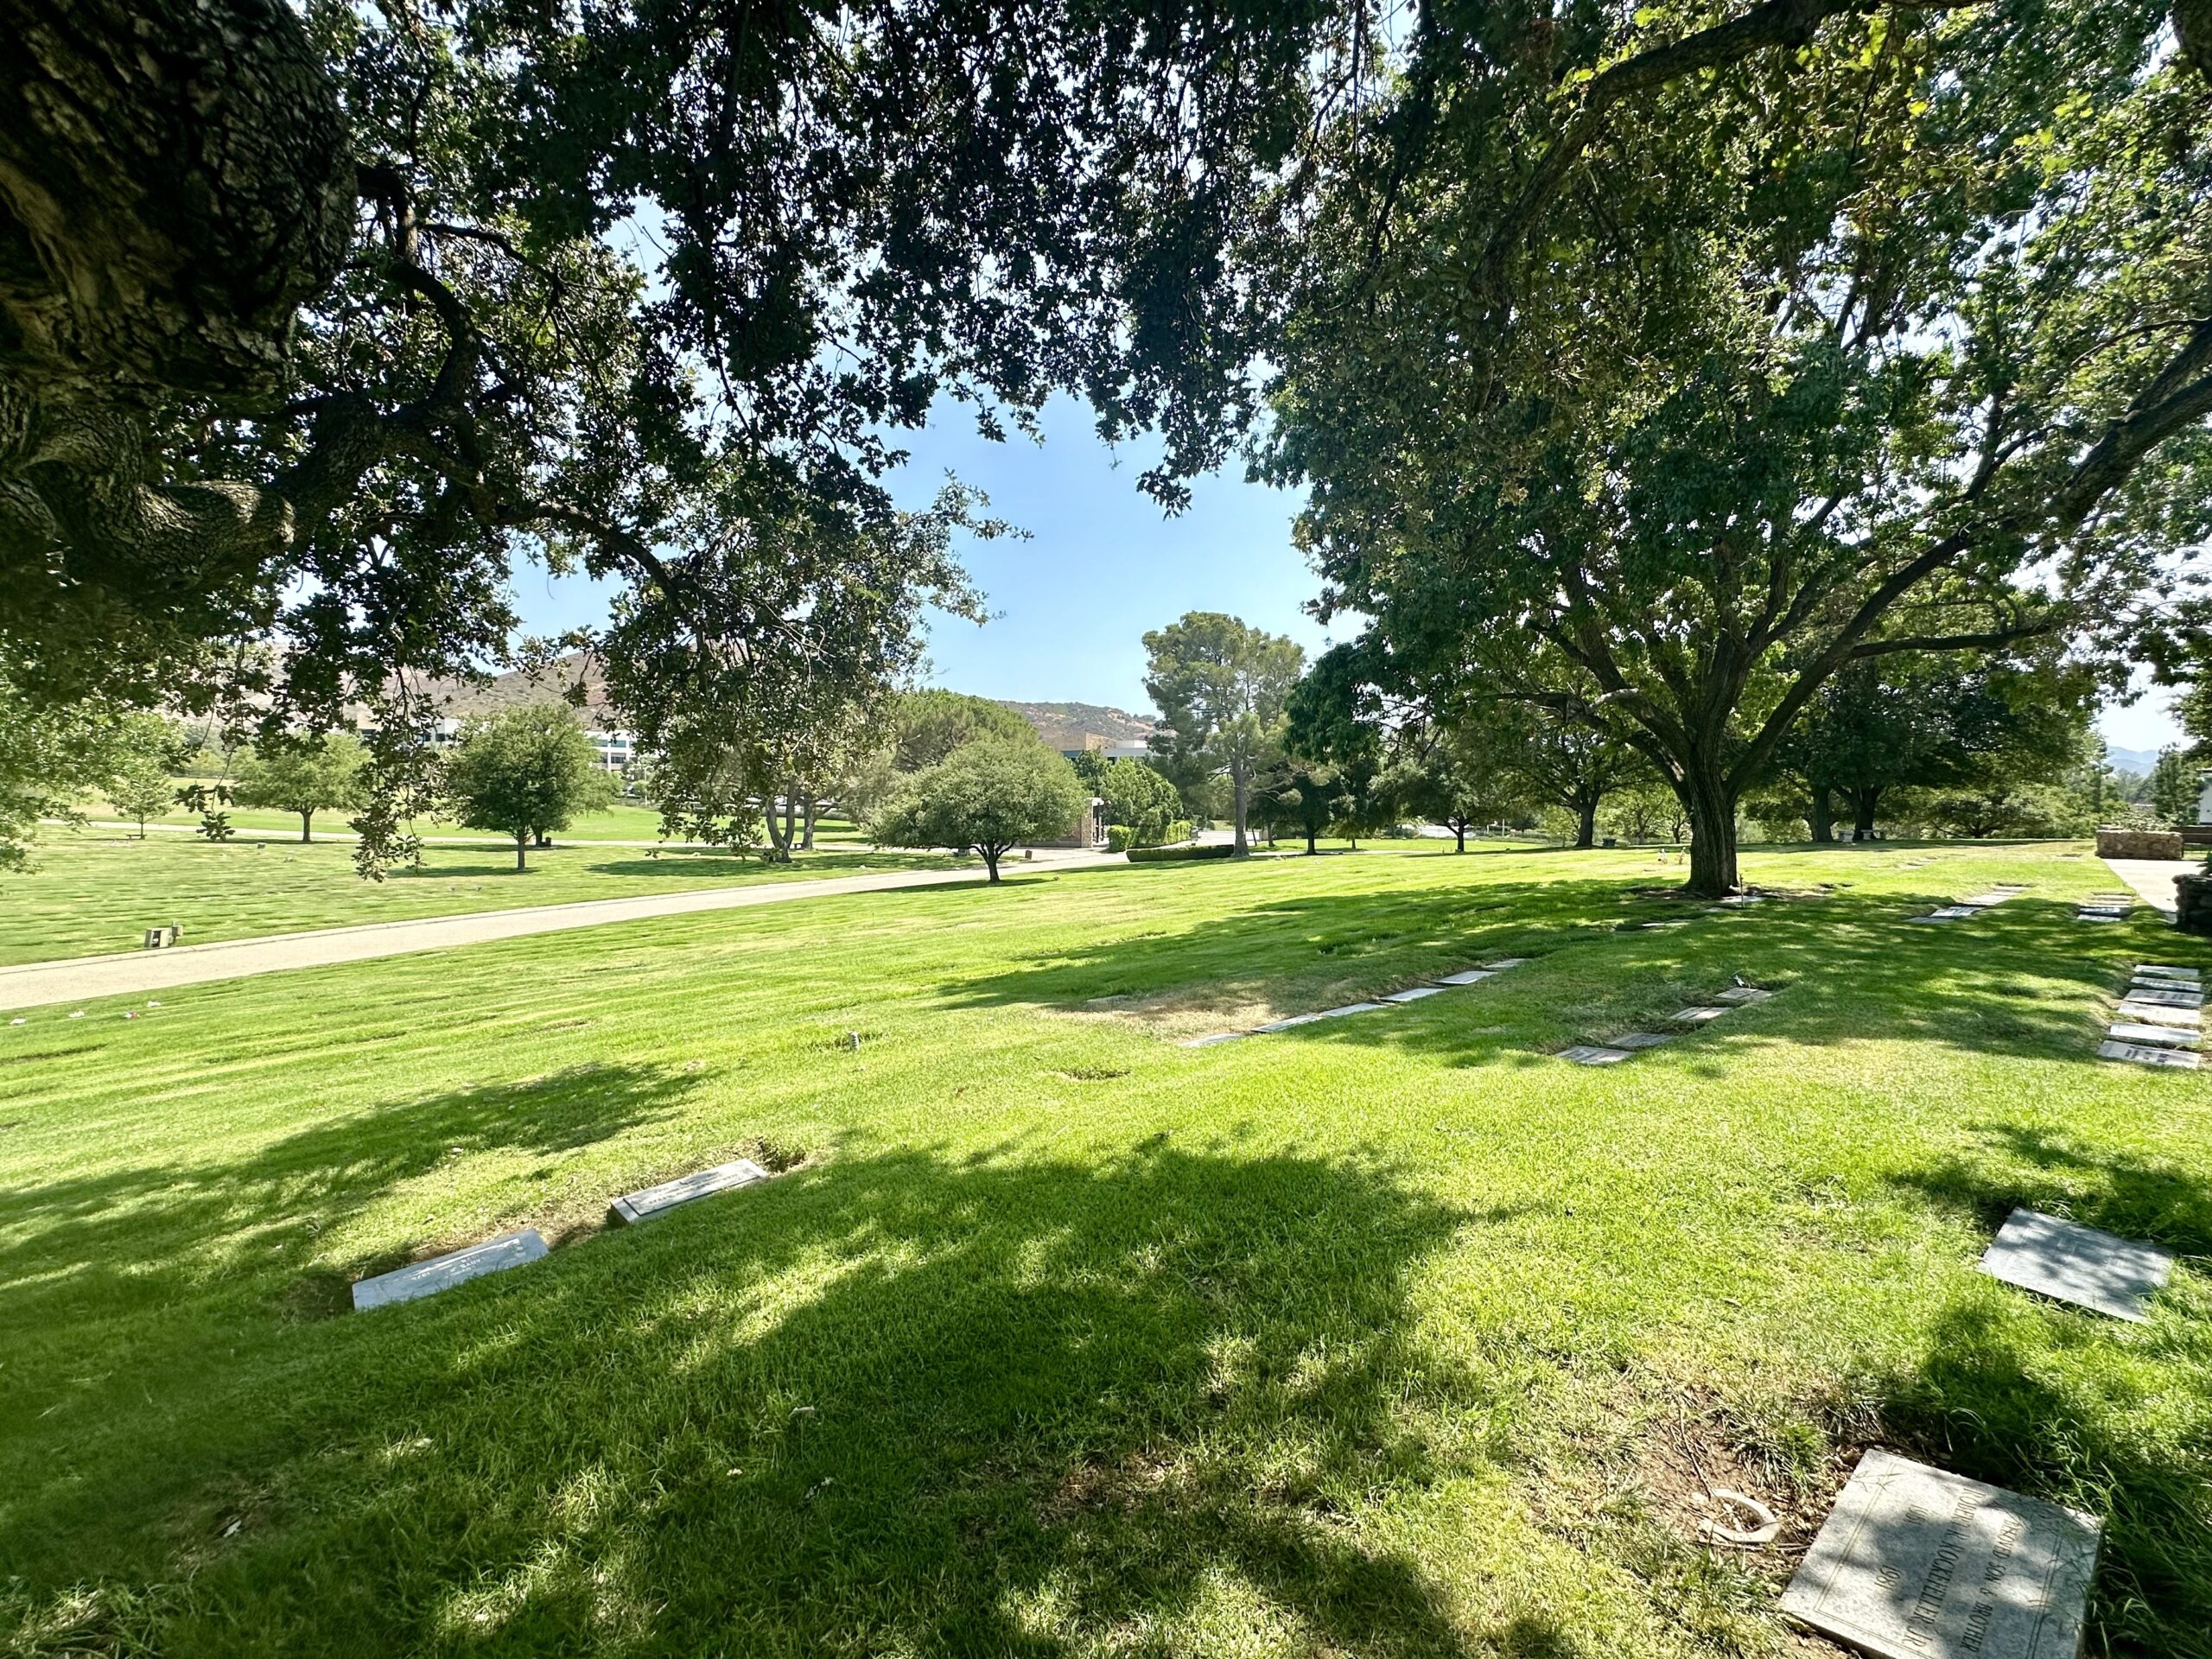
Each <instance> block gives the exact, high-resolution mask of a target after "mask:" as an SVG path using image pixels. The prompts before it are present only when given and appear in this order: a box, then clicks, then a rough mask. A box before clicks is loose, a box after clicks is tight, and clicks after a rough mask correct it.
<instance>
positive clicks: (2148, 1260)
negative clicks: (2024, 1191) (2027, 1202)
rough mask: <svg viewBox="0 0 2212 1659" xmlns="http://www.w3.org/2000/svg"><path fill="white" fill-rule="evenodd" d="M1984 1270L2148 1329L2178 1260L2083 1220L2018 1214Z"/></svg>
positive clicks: (1992, 1246)
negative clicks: (2156, 1299) (2155, 1296)
mask: <svg viewBox="0 0 2212 1659" xmlns="http://www.w3.org/2000/svg"><path fill="white" fill-rule="evenodd" d="M1981 1270H1982V1271H1983V1272H1984V1273H1986V1274H1988V1275H1989V1276H1990V1277H1991V1278H1993V1279H2002V1280H2003V1281H2005V1283H2006V1284H2008V1285H2018V1287H2020V1288H2021V1289H2023V1290H2032V1291H2034V1292H2035V1293H2036V1294H2037V1295H2039V1296H2048V1297H2050V1298H2051V1299H2052V1300H2054V1301H2061V1302H2072V1303H2075V1305H2077V1306H2082V1307H2087V1308H2092V1309H2094V1310H2095V1311H2096V1312H2097V1313H2108V1314H2110V1315H2111V1316H2112V1317H2113V1319H2128V1320H2131V1321H2133V1323H2135V1324H2137V1325H2147V1324H2149V1323H2150V1319H2151V1308H2150V1303H2151V1295H2152V1292H2154V1291H2156V1290H2157V1289H2158V1287H2160V1286H2162V1285H2164V1283H2165V1282H2166V1280H2167V1279H2168V1278H2169V1277H2170V1276H2171V1274H2172V1273H2173V1270H2174V1259H2173V1257H2172V1256H2171V1255H2167V1254H2166V1252H2165V1251H2164V1250H2161V1249H2157V1248H2155V1247H2154V1246H2152V1245H2149V1244H2139V1243H2136V1242H2135V1241H2134V1240H2133V1239H2132V1238H2120V1237H2118V1236H2115V1235H2113V1234H2112V1233H2101V1232H2099V1231H2098V1230H2096V1229H2095V1228H2094V1227H2084V1226H2082V1224H2080V1223H2079V1222H2072V1221H2062V1220H2060V1219H2059V1218H2058V1217H2056V1216H2046V1215H2043V1214H2040V1213H2038V1212H2037V1211H2033V1210H2015V1211H2012V1215H2011V1216H2009V1217H2006V1219H2005V1225H2004V1226H2003V1227H2001V1228H1999V1230H1998V1233H1997V1236H1996V1237H1995V1238H1994V1239H1993V1240H1991V1241H1990V1245H1989V1249H1987V1250H1986V1251H1985V1252H1983V1254H1982V1258H1981Z"/></svg>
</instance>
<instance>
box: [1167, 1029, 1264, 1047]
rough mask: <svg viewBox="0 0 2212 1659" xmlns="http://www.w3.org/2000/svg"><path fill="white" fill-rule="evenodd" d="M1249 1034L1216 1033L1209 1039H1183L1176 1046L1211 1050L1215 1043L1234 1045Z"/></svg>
mask: <svg viewBox="0 0 2212 1659" xmlns="http://www.w3.org/2000/svg"><path fill="white" fill-rule="evenodd" d="M1249 1034H1250V1033H1246V1032H1242V1031H1217V1032H1215V1033H1213V1035H1212V1036H1211V1037H1185V1039H1183V1040H1182V1042H1181V1043H1180V1044H1179V1045H1178V1046H1179V1047H1182V1048H1211V1047H1212V1046H1214V1045H1215V1044H1217V1043H1234V1042H1239V1041H1242V1040H1243V1039H1244V1038H1245V1037H1246V1036H1248V1035H1249Z"/></svg>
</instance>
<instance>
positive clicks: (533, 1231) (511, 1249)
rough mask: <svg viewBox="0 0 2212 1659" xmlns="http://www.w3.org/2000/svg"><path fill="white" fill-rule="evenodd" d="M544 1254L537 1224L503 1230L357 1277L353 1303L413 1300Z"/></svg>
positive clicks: (370, 1304)
mask: <svg viewBox="0 0 2212 1659" xmlns="http://www.w3.org/2000/svg"><path fill="white" fill-rule="evenodd" d="M544 1254H545V1241H544V1239H543V1238H542V1237H540V1236H539V1235H538V1231H537V1228H535V1227H525V1228H524V1229H523V1230H521V1231H520V1232H518V1233H502V1234H501V1235H500V1236H499V1237H497V1238H487V1239H486V1240H485V1241H484V1242H483V1243H481V1244H471V1245H469V1246H468V1247H467V1249H459V1250H450V1251H448V1252H447V1253H446V1254H445V1255H434V1256H432V1257H431V1258H430V1259H429V1261H427V1262H414V1263H412V1264H411V1265H410V1266H408V1267H404V1268H394V1269H393V1270H392V1271H391V1272H390V1273H380V1274H377V1275H376V1276H375V1277H374V1278H372V1279H362V1280H359V1281H356V1282H355V1284H354V1286H353V1306H354V1309H355V1311H356V1312H359V1311H362V1310H365V1309H367V1308H372V1307H383V1306H386V1305H388V1304H390V1303H392V1302H411V1301H413V1300H416V1298H417V1297H419V1296H432V1295H435V1294H437V1293H438V1292H439V1291H442V1290H450V1289H451V1288H452V1287H454V1286H455V1285H460V1284H466V1283H467V1281H469V1280H471V1279H480V1278H482V1277H483V1276H484V1275H485V1274H487V1273H501V1272H504V1271H505V1269H507V1268H519V1267H521V1266H523V1265H524V1264H525V1263H527V1262H535V1261H537V1259H538V1257H540V1256H542V1255H544Z"/></svg>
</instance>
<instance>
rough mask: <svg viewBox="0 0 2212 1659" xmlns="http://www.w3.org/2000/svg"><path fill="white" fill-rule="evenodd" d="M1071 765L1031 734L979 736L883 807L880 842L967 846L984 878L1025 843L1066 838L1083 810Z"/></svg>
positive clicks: (994, 876)
mask: <svg viewBox="0 0 2212 1659" xmlns="http://www.w3.org/2000/svg"><path fill="white" fill-rule="evenodd" d="M1084 801H1085V796H1084V792H1083V785H1081V784H1080V783H1078V782H1077V779H1076V775H1075V768H1074V767H1073V766H1070V765H1069V764H1068V763H1067V761H1066V760H1064V759H1062V758H1061V757H1060V756H1059V755H1058V754H1055V753H1053V752H1052V750H1050V749H1048V748H1046V747H1045V746H1044V745H1043V744H1042V743H1039V742H1038V741H1036V740H1035V738H1034V737H1030V738H1027V739H1021V738H1004V737H985V738H979V739H977V740H976V741H974V742H972V743H968V744H964V745H963V746H962V747H959V748H957V749H955V750H954V751H953V752H952V753H950V754H949V755H947V756H946V757H945V758H944V760H942V761H941V762H939V763H938V765H937V766H932V767H931V768H930V770H929V771H927V772H923V773H922V774H921V775H920V776H919V777H918V778H916V779H914V780H913V782H912V784H910V785H908V786H907V787H906V789H905V790H903V791H900V792H899V794H898V795H897V796H895V797H894V798H893V799H892V800H891V801H890V803H889V804H887V805H886V806H885V808H884V809H883V811H882V813H881V815H880V817H879V818H878V820H877V823H876V825H875V838H876V840H877V841H878V842H881V843H882V844H883V845H885V846H887V847H972V848H974V849H976V851H977V852H978V853H981V854H982V856H983V868H985V869H986V870H987V871H988V873H989V874H990V879H991V880H993V881H996V880H998V879H999V861H1000V860H1001V858H1003V857H1005V856H1006V855H1007V852H1008V851H1010V850H1011V849H1014V848H1015V847H1018V846H1020V844H1021V843H1022V842H1029V841H1042V840H1046V839H1048V838H1052V839H1057V838H1058V837H1059V836H1065V834H1066V833H1067V831H1068V826H1069V825H1071V823H1074V822H1075V820H1076V818H1077V815H1078V814H1080V813H1081V812H1082V811H1083V810H1084Z"/></svg>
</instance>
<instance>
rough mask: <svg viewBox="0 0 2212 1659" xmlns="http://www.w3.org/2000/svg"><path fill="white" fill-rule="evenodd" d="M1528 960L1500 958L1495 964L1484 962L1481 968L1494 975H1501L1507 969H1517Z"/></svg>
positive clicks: (1526, 958)
mask: <svg viewBox="0 0 2212 1659" xmlns="http://www.w3.org/2000/svg"><path fill="white" fill-rule="evenodd" d="M1528 960H1529V958H1528V957H1499V958H1498V959H1497V961H1496V962H1486V963H1483V966H1484V967H1485V968H1487V969H1490V970H1491V972H1492V973H1494V974H1502V973H1503V972H1504V971H1505V970H1506V969H1508V968H1518V967H1520V966H1522V964H1523V963H1526V962H1527V961H1528Z"/></svg>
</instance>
